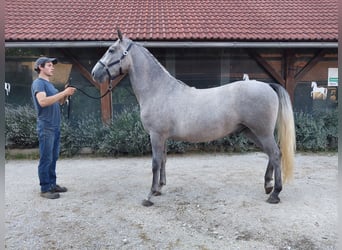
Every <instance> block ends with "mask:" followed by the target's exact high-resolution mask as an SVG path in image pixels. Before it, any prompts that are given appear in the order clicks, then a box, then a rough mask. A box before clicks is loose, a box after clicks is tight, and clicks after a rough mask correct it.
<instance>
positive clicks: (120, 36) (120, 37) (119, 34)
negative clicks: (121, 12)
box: [118, 29, 122, 41]
mask: <svg viewBox="0 0 342 250" xmlns="http://www.w3.org/2000/svg"><path fill="white" fill-rule="evenodd" d="M118 37H119V39H120V41H122V33H121V31H120V30H119V29H118Z"/></svg>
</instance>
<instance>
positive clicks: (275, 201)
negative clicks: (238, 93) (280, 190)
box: [267, 195, 280, 204]
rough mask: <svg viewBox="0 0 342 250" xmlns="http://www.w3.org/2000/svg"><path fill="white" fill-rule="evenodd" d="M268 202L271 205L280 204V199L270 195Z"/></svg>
mask: <svg viewBox="0 0 342 250" xmlns="http://www.w3.org/2000/svg"><path fill="white" fill-rule="evenodd" d="M267 202H268V203H270V204H278V203H279V202H280V199H279V198H278V197H273V195H270V197H268V199H267Z"/></svg>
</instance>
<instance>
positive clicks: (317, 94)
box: [311, 82, 328, 100]
mask: <svg viewBox="0 0 342 250" xmlns="http://www.w3.org/2000/svg"><path fill="white" fill-rule="evenodd" d="M311 88H312V91H311V97H312V98H313V99H323V100H325V99H327V94H328V89H327V88H324V87H317V83H316V82H311Z"/></svg>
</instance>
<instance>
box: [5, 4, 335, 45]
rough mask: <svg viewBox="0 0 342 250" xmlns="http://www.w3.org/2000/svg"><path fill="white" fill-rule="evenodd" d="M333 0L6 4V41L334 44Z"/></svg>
mask: <svg viewBox="0 0 342 250" xmlns="http://www.w3.org/2000/svg"><path fill="white" fill-rule="evenodd" d="M337 1H338V0H301V1H294V0H202V1H199V0H163V1H160V0H139V1H137V0H125V1H114V0H101V1H94V0H58V1H48V2H44V1H37V0H16V1H10V0H9V1H5V4H6V7H5V8H6V9H5V39H6V41H56V40H58V41H70V40H72V41H82V40H87V41H92V40H113V39H114V38H115V37H116V35H115V33H114V32H115V28H116V27H119V28H120V29H121V30H122V32H123V33H124V35H125V36H127V37H130V38H131V39H134V40H168V41H173V40H191V41H198V40H208V41H210V40H217V41H223V40H224V41H234V40H238V41H271V40H272V41H337V36H338V35H337V34H338V7H337V6H338V4H337Z"/></svg>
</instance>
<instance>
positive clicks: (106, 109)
mask: <svg viewBox="0 0 342 250" xmlns="http://www.w3.org/2000/svg"><path fill="white" fill-rule="evenodd" d="M108 87H109V84H108V82H107V83H103V84H100V95H101V96H102V95H104V94H106V93H107V92H108ZM112 116H113V105H112V92H111V91H110V92H109V93H107V94H106V95H105V96H104V97H103V98H101V119H102V123H103V124H106V125H109V124H110V123H111V122H112Z"/></svg>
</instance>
